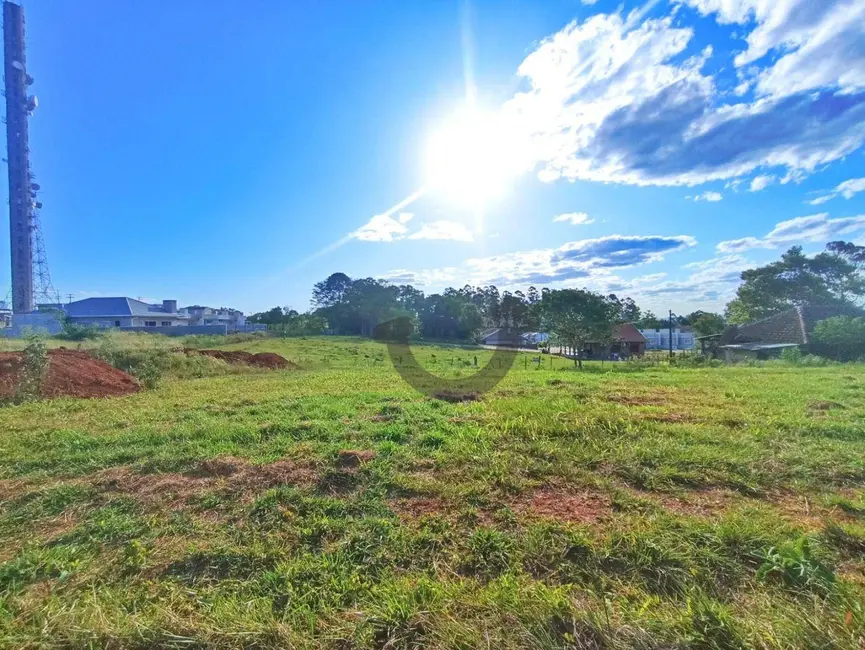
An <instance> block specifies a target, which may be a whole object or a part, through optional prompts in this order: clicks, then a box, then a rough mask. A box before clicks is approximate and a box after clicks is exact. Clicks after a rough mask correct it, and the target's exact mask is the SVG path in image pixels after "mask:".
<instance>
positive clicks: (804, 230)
mask: <svg viewBox="0 0 865 650" xmlns="http://www.w3.org/2000/svg"><path fill="white" fill-rule="evenodd" d="M828 217H829V214H828V213H827V212H822V213H820V214H812V215H809V216H807V217H796V218H795V219H788V220H787V221H781V222H780V223H778V224H777V225H776V226H775V227H774V228H773V229H772V231H771V232H770V233H769V234H767V235H766V236H765V237H763V238H757V237H743V238H742V239H733V240H729V241H722V242H720V243H719V244H718V245H717V249H718V251H719V252H721V253H736V252H741V251H745V250H749V249H752V248H777V247H779V246H781V245H789V244H798V243H820V244H822V243H826V242H828V241H830V240H831V239H833V238H835V237H839V236H842V235H851V234H856V233H859V232H862V231H865V215H859V216H856V217H841V218H839V219H829V218H828Z"/></svg>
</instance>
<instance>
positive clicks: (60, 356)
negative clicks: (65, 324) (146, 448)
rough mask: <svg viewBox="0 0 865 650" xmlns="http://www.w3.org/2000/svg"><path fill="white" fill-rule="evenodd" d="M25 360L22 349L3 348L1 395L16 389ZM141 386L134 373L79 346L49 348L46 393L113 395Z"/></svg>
mask: <svg viewBox="0 0 865 650" xmlns="http://www.w3.org/2000/svg"><path fill="white" fill-rule="evenodd" d="M23 363H24V355H23V354H22V353H21V352H0V396H11V395H13V394H14V393H15V387H16V385H17V384H18V377H19V374H20V372H21V368H22V366H23ZM140 389H141V387H140V386H139V385H138V382H137V381H135V379H133V377H132V376H131V375H128V374H127V373H125V372H123V371H122V370H118V369H117V368H114V367H113V366H110V365H108V364H107V363H105V362H104V361H99V360H97V359H94V358H93V357H91V356H90V355H89V354H87V353H86V352H81V351H78V350H64V349H60V350H49V351H48V370H47V371H46V373H45V377H44V378H43V379H42V395H43V396H44V397H62V396H71V397H114V396H118V395H129V394H130V393H136V392H138V391H139V390H140Z"/></svg>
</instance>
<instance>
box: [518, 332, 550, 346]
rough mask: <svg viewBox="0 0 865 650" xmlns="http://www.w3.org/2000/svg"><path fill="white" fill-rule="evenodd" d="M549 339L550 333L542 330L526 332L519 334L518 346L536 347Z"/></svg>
mask: <svg viewBox="0 0 865 650" xmlns="http://www.w3.org/2000/svg"><path fill="white" fill-rule="evenodd" d="M549 340H550V335H549V334H545V333H544V332H526V333H525V334H522V335H521V336H520V347H523V348H533V349H537V348H538V347H540V346H541V345H542V344H543V343H546V342H547V341H549Z"/></svg>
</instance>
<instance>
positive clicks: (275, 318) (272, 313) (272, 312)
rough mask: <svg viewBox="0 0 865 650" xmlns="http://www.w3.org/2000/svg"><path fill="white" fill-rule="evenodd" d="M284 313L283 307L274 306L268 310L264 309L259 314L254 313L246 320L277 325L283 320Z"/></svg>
mask: <svg viewBox="0 0 865 650" xmlns="http://www.w3.org/2000/svg"><path fill="white" fill-rule="evenodd" d="M283 316H284V313H283V311H282V307H274V308H273V309H269V310H268V311H262V312H259V313H257V314H253V315H252V316H250V317H249V318H247V319H246V320H248V321H249V322H250V323H262V324H264V325H276V324H277V323H281V322H282V317H283Z"/></svg>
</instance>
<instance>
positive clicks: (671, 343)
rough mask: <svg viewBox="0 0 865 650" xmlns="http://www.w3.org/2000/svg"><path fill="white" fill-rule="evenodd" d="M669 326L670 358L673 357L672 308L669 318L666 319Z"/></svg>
mask: <svg viewBox="0 0 865 650" xmlns="http://www.w3.org/2000/svg"><path fill="white" fill-rule="evenodd" d="M667 325H669V326H670V358H671V359H672V358H673V310H672V309H671V310H670V320H668V321H667Z"/></svg>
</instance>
